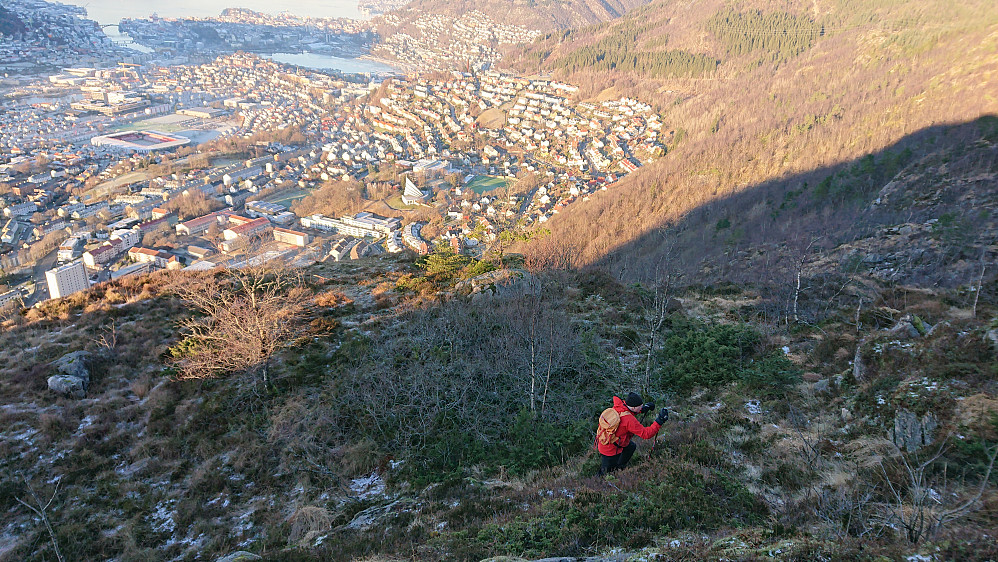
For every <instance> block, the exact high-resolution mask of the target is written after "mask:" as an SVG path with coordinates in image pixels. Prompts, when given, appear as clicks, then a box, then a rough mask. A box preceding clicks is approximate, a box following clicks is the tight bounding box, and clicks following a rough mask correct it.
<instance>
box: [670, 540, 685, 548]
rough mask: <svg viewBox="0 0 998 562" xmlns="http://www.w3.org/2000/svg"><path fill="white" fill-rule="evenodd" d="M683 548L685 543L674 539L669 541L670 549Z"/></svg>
mask: <svg viewBox="0 0 998 562" xmlns="http://www.w3.org/2000/svg"><path fill="white" fill-rule="evenodd" d="M681 546H683V541H681V540H679V539H673V540H671V541H669V548H679V547H681Z"/></svg>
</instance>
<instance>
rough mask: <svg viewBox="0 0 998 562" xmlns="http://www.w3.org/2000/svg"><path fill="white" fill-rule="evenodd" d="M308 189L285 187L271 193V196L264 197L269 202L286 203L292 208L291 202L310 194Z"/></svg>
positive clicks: (285, 204) (286, 205)
mask: <svg viewBox="0 0 998 562" xmlns="http://www.w3.org/2000/svg"><path fill="white" fill-rule="evenodd" d="M308 193H309V192H308V191H305V190H304V189H285V190H281V191H278V192H277V193H275V194H273V195H271V196H270V197H266V198H264V201H266V202H268V203H277V204H278V205H284V206H285V207H287V208H289V209H290V208H291V204H292V203H294V202H296V201H300V200H301V199H304V198H305V196H306V195H308Z"/></svg>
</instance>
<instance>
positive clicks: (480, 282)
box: [455, 269, 541, 301]
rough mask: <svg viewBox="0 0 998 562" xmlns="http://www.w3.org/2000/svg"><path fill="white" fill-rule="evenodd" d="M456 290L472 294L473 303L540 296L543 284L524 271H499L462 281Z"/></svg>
mask: <svg viewBox="0 0 998 562" xmlns="http://www.w3.org/2000/svg"><path fill="white" fill-rule="evenodd" d="M455 288H456V289H457V291H458V292H459V293H463V294H470V295H471V298H472V301H480V300H487V299H489V298H495V299H500V300H509V299H514V298H518V297H523V296H527V295H536V294H539V293H540V291H541V282H540V280H539V279H537V277H536V276H534V275H533V274H531V273H529V272H527V271H524V270H522V269H498V270H496V271H490V272H488V273H484V274H482V275H479V276H478V277H473V278H471V279H468V280H466V281H462V282H460V283H458V284H457V287H455Z"/></svg>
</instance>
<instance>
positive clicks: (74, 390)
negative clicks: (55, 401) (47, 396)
mask: <svg viewBox="0 0 998 562" xmlns="http://www.w3.org/2000/svg"><path fill="white" fill-rule="evenodd" d="M48 385H49V390H52V391H55V392H58V393H59V394H64V395H66V396H69V397H71V398H83V397H84V396H86V395H87V383H86V382H85V381H84V380H83V379H81V378H79V377H71V376H69V375H52V376H51V377H49V378H48Z"/></svg>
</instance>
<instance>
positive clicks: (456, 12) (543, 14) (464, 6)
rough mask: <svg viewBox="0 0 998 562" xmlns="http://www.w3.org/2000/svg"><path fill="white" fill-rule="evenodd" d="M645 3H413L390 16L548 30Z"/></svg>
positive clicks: (546, 0) (551, 0)
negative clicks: (475, 15) (483, 18)
mask: <svg viewBox="0 0 998 562" xmlns="http://www.w3.org/2000/svg"><path fill="white" fill-rule="evenodd" d="M646 2H647V0H453V1H451V0H414V1H413V2H411V3H409V4H407V5H406V6H405V7H404V8H401V9H399V10H396V11H395V12H392V13H393V14H394V15H397V16H399V17H401V18H403V20H406V19H414V18H415V17H418V16H419V15H421V14H441V15H446V16H452V17H458V16H461V15H463V14H465V13H468V12H470V11H473V10H478V11H480V12H482V13H484V14H485V15H487V16H489V17H490V18H492V19H493V20H494V21H497V22H502V23H504V24H510V25H519V26H521V27H525V28H527V29H538V30H550V29H565V28H573V27H580V26H584V25H590V24H593V23H598V22H601V21H608V20H612V19H614V18H618V17H620V16H622V15H624V13H626V12H627V11H628V10H630V9H632V8H635V7H638V6H641V5H643V4H645V3H646Z"/></svg>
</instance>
